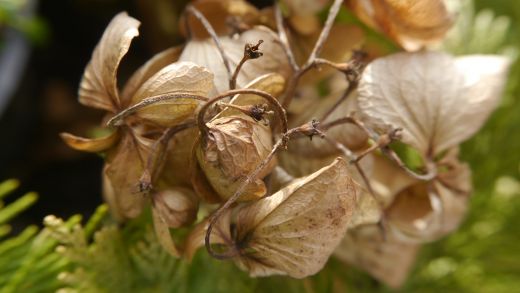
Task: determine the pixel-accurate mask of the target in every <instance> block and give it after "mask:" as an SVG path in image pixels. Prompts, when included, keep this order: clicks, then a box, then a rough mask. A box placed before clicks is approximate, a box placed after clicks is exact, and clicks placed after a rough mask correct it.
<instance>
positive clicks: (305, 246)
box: [237, 158, 358, 278]
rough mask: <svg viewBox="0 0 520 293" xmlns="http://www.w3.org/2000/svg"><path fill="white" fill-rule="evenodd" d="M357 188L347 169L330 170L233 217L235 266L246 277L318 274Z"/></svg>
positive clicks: (344, 223)
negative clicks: (236, 250)
mask: <svg viewBox="0 0 520 293" xmlns="http://www.w3.org/2000/svg"><path fill="white" fill-rule="evenodd" d="M357 190H358V187H357V185H356V184H355V183H354V182H353V181H352V179H351V178H350V176H349V172H348V169H347V163H346V162H345V161H344V160H343V159H340V158H338V159H337V160H335V161H334V162H333V163H332V164H331V165H329V166H327V167H324V168H322V169H321V170H319V171H318V172H316V173H314V174H312V175H310V176H308V177H304V178H301V179H297V180H295V182H293V183H292V184H290V185H289V186H287V187H285V188H284V189H282V190H280V191H278V192H277V193H275V194H273V195H271V196H269V197H266V198H263V199H261V200H259V201H256V202H253V203H251V204H250V205H247V206H245V207H243V208H242V209H240V210H239V211H238V214H237V237H238V245H239V246H240V247H244V250H243V251H242V254H241V256H240V258H239V259H237V262H238V264H239V265H240V266H241V267H242V268H244V269H246V270H247V271H249V274H250V275H251V276H267V275H271V274H287V275H289V276H291V277H294V278H304V277H306V276H309V275H312V274H315V273H317V272H318V271H319V270H321V269H322V268H323V266H324V265H325V263H326V261H327V260H328V258H329V256H330V255H331V253H332V252H333V250H334V249H335V248H336V246H337V245H338V244H339V242H340V241H341V239H342V238H343V235H344V233H345V231H346V229H347V225H348V222H349V220H350V218H351V216H352V213H353V209H354V204H355V200H356V196H357V192H358V191H357Z"/></svg>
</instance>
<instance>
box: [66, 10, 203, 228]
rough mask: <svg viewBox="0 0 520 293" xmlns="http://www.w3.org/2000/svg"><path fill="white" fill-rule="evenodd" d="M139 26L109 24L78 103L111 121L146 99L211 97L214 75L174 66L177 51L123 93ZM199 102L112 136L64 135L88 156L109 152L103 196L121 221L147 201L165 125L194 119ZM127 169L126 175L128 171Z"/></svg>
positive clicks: (159, 107)
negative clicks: (146, 186)
mask: <svg viewBox="0 0 520 293" xmlns="http://www.w3.org/2000/svg"><path fill="white" fill-rule="evenodd" d="M138 26H139V22H138V21H137V20H135V19H134V18H131V17H129V16H128V15H127V14H126V13H120V14H118V15H117V16H116V17H114V19H113V20H112V21H111V22H110V24H109V25H108V27H107V29H106V30H105V33H104V34H103V37H102V38H101V41H100V42H99V44H98V45H97V47H96V49H95V50H94V53H93V54H92V59H91V61H90V62H89V64H88V65H87V68H86V69H85V73H84V75H83V79H82V81H81V84H80V90H79V101H80V102H81V103H82V104H84V105H86V106H90V107H94V108H99V109H102V110H106V111H108V112H109V114H108V117H111V116H112V115H114V114H117V113H119V112H121V111H122V110H124V109H126V108H128V107H130V106H132V105H135V104H136V103H138V102H140V101H142V100H143V99H145V98H149V97H154V96H159V95H164V94H191V95H198V96H201V97H204V96H206V95H207V94H208V93H209V91H210V90H211V89H212V88H213V75H212V73H210V72H209V71H208V70H206V69H204V68H202V67H200V66H197V65H195V64H193V63H187V62H181V63H172V62H174V61H175V59H176V57H177V56H178V50H174V49H170V50H167V51H165V52H163V53H160V54H159V55H157V56H156V57H155V58H153V59H151V60H150V61H149V62H148V63H146V64H145V65H144V66H143V67H142V68H141V69H139V70H138V71H137V72H136V73H135V74H134V75H133V76H132V77H131V78H130V80H129V81H128V83H127V84H126V85H125V87H124V89H123V90H122V91H121V92H120V91H119V90H118V89H117V82H116V78H117V69H118V67H119V63H120V62H121V59H122V58H123V56H124V55H125V54H126V52H127V51H128V48H129V46H130V42H131V40H132V38H133V37H135V36H137V35H138V31H137V28H138ZM199 103H200V101H198V100H195V99H188V98H186V99H176V100H168V101H164V102H161V103H159V104H154V105H151V106H149V107H144V108H141V109H139V110H137V111H136V112H135V113H133V115H131V116H129V117H127V118H126V119H124V120H123V121H122V122H120V123H119V126H118V127H117V129H115V131H113V132H112V133H111V134H110V135H109V136H107V137H103V138H98V139H86V138H81V137H76V136H73V135H71V134H66V133H64V134H62V137H63V139H64V140H65V141H66V142H67V143H68V144H69V145H70V146H71V147H73V148H75V149H78V150H82V151H89V152H106V153H107V157H106V163H105V168H104V172H103V181H104V182H103V183H104V197H105V199H106V201H107V202H108V203H109V205H110V207H111V210H112V212H113V213H114V214H115V215H116V217H118V218H133V217H135V216H137V215H138V214H139V213H140V212H141V209H142V207H143V203H144V201H145V198H144V197H143V196H142V195H141V194H139V188H138V183H139V178H140V177H141V176H142V174H143V171H144V168H145V164H146V161H147V159H148V157H149V156H150V151H151V147H152V145H153V143H154V141H155V139H157V137H153V136H149V135H148V133H154V132H157V130H159V131H160V130H161V129H163V127H166V126H173V125H176V124H179V123H182V122H183V121H184V120H186V119H187V118H188V117H191V116H193V113H194V111H195V110H196V108H197V107H198V104H199ZM123 170H124V171H123Z"/></svg>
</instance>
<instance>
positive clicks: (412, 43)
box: [348, 0, 453, 51]
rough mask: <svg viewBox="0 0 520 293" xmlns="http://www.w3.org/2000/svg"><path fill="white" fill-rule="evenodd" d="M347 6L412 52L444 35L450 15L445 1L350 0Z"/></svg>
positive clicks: (450, 18)
mask: <svg viewBox="0 0 520 293" xmlns="http://www.w3.org/2000/svg"><path fill="white" fill-rule="evenodd" d="M348 2H349V4H350V7H351V8H352V9H353V10H354V12H355V13H356V14H357V15H358V17H359V18H360V19H361V20H363V21H364V22H365V23H367V24H368V25H370V26H372V27H374V28H376V29H378V30H380V31H382V32H384V33H386V34H387V35H388V36H389V37H391V38H392V39H394V40H395V41H396V42H397V43H399V44H400V45H401V46H403V47H404V48H405V49H406V50H409V51H415V50H419V49H421V48H423V47H424V46H425V45H428V44H430V43H432V42H436V41H439V40H440V39H442V37H444V35H445V34H446V32H447V31H448V29H449V28H450V27H451V26H452V24H453V16H452V15H451V13H449V11H448V10H447V8H446V5H445V3H444V2H445V1H444V0H353V1H348Z"/></svg>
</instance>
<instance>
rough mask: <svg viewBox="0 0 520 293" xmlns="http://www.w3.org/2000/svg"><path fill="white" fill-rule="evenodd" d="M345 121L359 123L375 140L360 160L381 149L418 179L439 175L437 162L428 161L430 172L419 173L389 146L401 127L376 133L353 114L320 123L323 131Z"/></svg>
mask: <svg viewBox="0 0 520 293" xmlns="http://www.w3.org/2000/svg"><path fill="white" fill-rule="evenodd" d="M344 123H352V124H354V125H357V126H358V127H359V128H361V130H363V132H365V133H366V134H367V135H368V136H369V137H370V138H371V139H372V140H373V141H374V143H375V144H374V145H372V146H371V147H370V148H369V149H367V150H365V151H364V152H363V153H362V154H361V155H359V156H358V157H359V158H358V159H357V160H359V159H360V158H361V157H363V156H364V155H366V154H368V153H370V152H372V151H374V150H375V149H378V148H379V149H381V152H382V153H383V155H385V156H386V157H387V158H389V159H390V160H392V161H393V162H395V163H396V164H397V165H398V166H399V167H400V168H401V169H403V170H404V171H405V172H406V173H407V174H408V175H410V176H412V177H413V178H416V179H418V180H422V181H429V180H432V179H433V178H435V176H437V170H436V167H435V164H433V163H432V162H426V167H427V170H428V172H427V173H426V174H419V173H417V172H415V171H413V170H411V169H410V168H408V167H407V166H406V164H404V163H403V161H402V160H401V158H399V156H398V155H397V154H396V153H395V152H394V151H393V150H392V149H391V148H390V147H389V145H390V143H392V142H393V141H395V140H398V139H399V137H400V132H401V129H400V128H397V129H392V130H390V131H389V132H388V133H385V134H383V135H379V134H378V133H376V132H375V131H374V130H373V129H371V128H369V127H367V126H366V125H365V124H364V123H363V122H362V121H361V120H359V119H356V118H354V117H352V116H347V117H342V118H339V119H336V120H334V121H331V122H329V123H323V124H322V125H320V129H321V130H322V131H326V130H328V129H330V128H332V127H335V126H338V125H341V124H344Z"/></svg>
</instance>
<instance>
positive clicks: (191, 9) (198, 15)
mask: <svg viewBox="0 0 520 293" xmlns="http://www.w3.org/2000/svg"><path fill="white" fill-rule="evenodd" d="M186 11H188V12H190V13H191V14H193V15H194V16H195V17H196V18H197V19H198V20H199V21H200V23H201V24H202V25H203V26H204V28H205V29H206V31H207V32H208V34H209V35H210V36H211V39H213V42H214V43H215V45H216V46H217V49H218V51H219V53H220V57H221V58H222V62H224V67H226V71H227V73H228V78H229V80H231V76H232V71H231V63H230V61H229V58H228V56H227V55H226V53H225V51H224V48H223V47H222V44H221V43H220V41H219V38H218V36H217V33H216V32H215V30H214V29H213V26H212V25H211V23H209V21H208V20H207V19H206V17H205V16H204V14H202V13H201V12H200V11H199V10H198V9H197V8H195V7H194V6H192V5H189V6H188V7H187V8H186Z"/></svg>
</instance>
